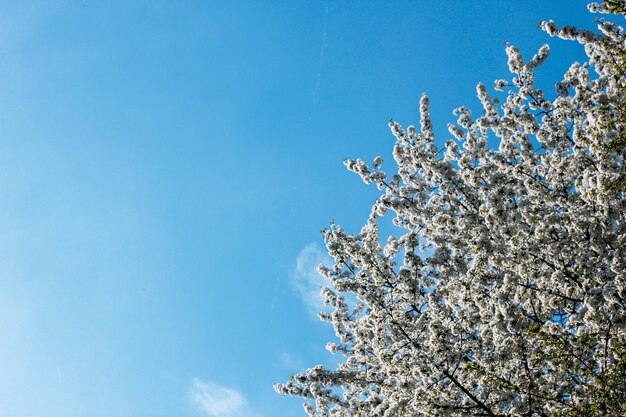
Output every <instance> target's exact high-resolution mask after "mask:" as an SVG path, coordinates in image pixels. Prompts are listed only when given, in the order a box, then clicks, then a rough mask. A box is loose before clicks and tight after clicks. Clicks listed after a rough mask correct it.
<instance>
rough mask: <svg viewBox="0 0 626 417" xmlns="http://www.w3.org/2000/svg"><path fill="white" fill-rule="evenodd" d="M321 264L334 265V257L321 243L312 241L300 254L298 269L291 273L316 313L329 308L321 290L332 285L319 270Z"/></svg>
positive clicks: (297, 259) (294, 284)
mask: <svg viewBox="0 0 626 417" xmlns="http://www.w3.org/2000/svg"><path fill="white" fill-rule="evenodd" d="M319 264H325V265H332V259H331V258H330V256H328V254H327V253H326V252H324V251H322V249H321V248H320V245H318V244H317V243H311V244H309V245H307V246H305V247H304V249H302V251H300V253H299V254H298V257H297V258H296V269H295V271H294V272H293V273H292V275H291V282H292V284H293V286H294V288H295V289H296V290H297V291H298V293H299V294H300V297H301V298H302V300H303V301H304V302H305V303H306V305H307V307H308V309H309V311H310V312H311V313H312V314H314V315H317V313H319V312H320V311H322V310H326V309H328V308H327V307H325V306H324V299H323V298H322V296H321V295H320V290H321V289H322V287H329V286H331V283H330V282H328V280H327V279H326V278H324V277H323V276H321V275H320V274H319V273H318V272H317V266H318V265H319Z"/></svg>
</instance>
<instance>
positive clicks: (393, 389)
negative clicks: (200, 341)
mask: <svg viewBox="0 0 626 417" xmlns="http://www.w3.org/2000/svg"><path fill="white" fill-rule="evenodd" d="M589 8H590V10H591V11H594V12H601V13H607V12H608V11H609V10H608V9H607V8H606V5H605V3H602V4H599V5H598V4H591V5H590V6H589ZM540 27H541V28H542V29H543V30H545V31H546V32H547V33H548V34H549V35H550V36H558V37H560V38H563V39H569V40H576V41H578V42H580V43H582V44H584V45H585V51H586V53H587V56H588V61H587V62H584V63H582V64H579V63H575V64H573V65H572V66H571V67H570V69H569V70H568V71H567V72H566V74H564V77H563V80H561V81H559V82H558V83H556V86H555V91H554V92H545V93H544V91H542V90H541V89H539V88H538V87H536V86H535V84H534V80H535V73H534V71H535V70H536V69H537V68H538V67H539V66H540V65H541V64H542V63H543V62H544V61H545V59H546V57H547V55H548V51H549V48H548V47H547V45H544V46H542V47H541V49H540V50H539V52H538V53H537V54H536V55H535V56H534V57H533V58H532V59H531V60H530V61H528V62H525V61H524V60H523V58H522V56H521V54H520V52H519V49H518V48H516V47H515V46H513V45H508V46H507V48H506V53H507V55H508V63H509V69H510V71H511V72H512V73H513V77H512V79H511V81H510V82H509V81H506V80H499V81H496V83H495V87H496V90H504V91H505V92H506V94H507V98H506V101H505V102H504V103H503V104H501V105H498V103H497V101H496V100H495V99H493V98H491V96H490V94H489V91H487V88H486V87H485V86H484V85H483V84H479V85H478V86H477V89H476V91H477V96H478V100H479V101H480V103H481V105H482V107H483V114H482V115H480V117H478V118H476V119H472V117H471V112H470V111H469V110H468V109H467V108H466V107H459V108H458V109H456V110H455V111H454V114H455V115H456V116H457V118H458V119H457V122H456V124H449V125H448V131H449V132H450V134H451V135H452V136H453V139H451V140H448V141H447V142H446V143H445V147H443V148H442V149H439V148H438V147H437V146H436V142H435V137H434V133H433V127H432V120H431V117H430V113H429V101H428V97H427V96H426V95H423V96H422V98H421V101H420V126H421V129H420V130H419V131H417V130H416V129H415V128H414V127H413V126H409V127H408V128H407V129H406V130H405V129H404V127H403V126H402V125H400V124H399V123H397V122H395V121H391V122H390V123H389V127H390V129H391V133H392V134H393V135H394V136H395V139H396V144H395V146H394V149H393V157H394V159H395V161H396V163H397V166H398V171H397V173H394V175H391V176H390V178H391V179H390V180H389V181H387V176H386V174H385V173H384V172H383V171H381V170H380V167H381V164H382V158H380V157H377V158H376V159H375V160H374V163H373V165H372V169H370V168H369V167H368V165H367V164H366V163H365V162H363V161H361V160H359V159H356V160H347V161H345V165H346V166H347V168H348V169H349V170H351V171H353V172H355V173H357V174H358V175H359V176H361V178H362V179H363V180H364V181H365V182H366V183H368V184H369V183H376V184H377V185H378V186H379V188H381V190H382V192H381V196H380V197H379V198H378V200H377V201H376V202H375V203H374V204H373V207H372V211H371V215H370V218H369V219H368V221H367V223H366V225H365V226H364V227H363V229H361V231H360V232H359V233H357V234H354V235H353V234H350V233H348V232H346V231H344V230H343V229H342V228H341V227H340V226H338V225H336V224H332V225H331V226H330V227H329V228H328V229H325V230H324V239H325V241H326V247H327V250H328V252H329V254H330V255H331V256H332V257H333V258H334V263H335V264H334V266H333V267H332V268H329V267H322V268H321V271H322V273H323V274H324V276H326V277H327V278H328V279H329V280H330V281H331V282H332V286H333V288H331V289H325V290H324V297H325V300H326V303H327V304H328V305H330V306H332V307H333V312H332V313H321V314H320V317H321V318H322V319H323V320H326V321H329V322H330V323H331V324H332V325H333V327H334V330H335V333H336V334H337V337H338V341H335V342H332V343H329V344H328V345H327V348H328V350H329V351H331V352H333V353H338V354H340V355H343V359H342V362H341V363H340V364H339V366H338V367H337V369H335V370H328V369H326V368H324V367H322V366H317V367H314V368H312V369H309V370H308V371H305V372H303V373H302V374H299V375H295V376H293V377H292V379H291V380H290V381H289V382H287V383H286V384H281V385H277V386H276V389H277V391H278V392H281V393H284V394H289V395H296V396H300V397H304V398H307V399H308V400H309V402H307V403H306V405H305V411H306V412H307V414H308V415H309V416H318V417H321V416H333V417H348V416H363V417H365V416H548V415H555V414H557V413H564V412H575V413H578V414H567V415H581V416H582V415H588V414H585V413H586V411H584V410H589V409H590V408H589V407H595V406H596V405H597V404H600V403H598V402H597V401H596V400H597V399H594V398H595V397H594V395H595V394H594V393H597V392H598V390H602V389H608V388H607V387H611V386H612V385H610V383H609V382H607V380H606V378H607V377H608V375H611V372H617V371H616V369H617V364H618V363H621V365H620V366H624V360H625V358H623V357H621V356H620V355H623V354H624V353H619V352H620V351H619V350H618V348H617V347H616V346H618V345H619V343H624V340H625V337H626V336H625V334H626V274H625V273H624V271H625V270H626V269H625V268H626V252H625V251H626V200H624V198H623V194H622V192H621V191H620V190H619V189H616V188H615V184H616V182H617V181H619V180H620V178H622V175H623V173H624V162H623V152H622V151H620V150H615V149H613V148H610V147H609V145H610V144H611V143H612V142H611V141H612V140H614V139H615V138H618V137H620V135H622V134H626V126H625V125H624V120H626V115H625V114H623V113H620V111H623V112H626V110H620V109H624V103H626V82H625V81H624V71H623V70H622V72H621V73H620V68H621V67H619V65H623V63H622V64H620V63H619V61H618V60H616V59H615V57H616V56H618V55H616V54H617V53H622V54H623V55H622V56H626V45H625V42H624V41H625V36H624V33H623V29H622V28H621V27H619V26H618V25H616V24H614V23H610V24H609V23H607V22H599V29H600V32H601V33H594V32H591V31H586V30H580V29H577V28H575V27H572V26H565V27H558V26H557V25H556V23H554V22H552V21H549V22H542V23H540ZM616 62H617V63H616ZM624 67H625V68H626V65H624ZM591 70H595V73H592V71H591ZM488 137H490V138H497V139H498V140H499V144H498V145H497V146H495V147H491V146H489V145H488V141H487V138H488ZM490 143H493V142H490ZM441 151H443V152H441ZM385 215H391V216H392V220H393V223H394V225H395V226H397V227H398V228H399V229H401V230H402V233H400V234H399V235H396V236H390V237H388V238H387V237H384V236H381V233H382V232H381V230H380V229H379V227H378V220H379V219H380V217H381V216H385ZM382 240H384V241H385V242H386V243H385V244H383V243H381V241H382ZM342 293H352V294H354V295H355V296H356V297H357V298H358V299H359V301H360V304H359V305H358V306H357V307H354V308H353V307H351V306H350V305H348V304H347V303H346V301H345V297H344V296H343V295H342ZM622 346H623V345H622ZM620 361H622V362H620ZM620 389H621V391H619V389H618V390H617V391H616V392H617V394H615V395H622V396H623V393H624V389H625V387H624V385H623V382H622V386H621V388H620ZM620 392H621V394H620ZM609 394H610V393H609ZM609 394H607V395H609ZM602 398H605V397H602ZM606 398H608V397H606ZM611 398H612V397H611ZM618 398H619V397H618ZM622 399H623V398H622ZM594 401H595V402H594ZM602 401H604V399H603V400H602ZM618 401H619V400H618ZM594 404H595V405H594ZM598 407H602V405H601V404H600V405H598ZM604 407H608V405H606V404H605V405H604ZM581 410H583V411H581ZM559 415H565V414H559ZM594 415H596V414H594ZM597 415H604V414H597ZM607 415H608V414H607Z"/></svg>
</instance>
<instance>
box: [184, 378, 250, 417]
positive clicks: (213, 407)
mask: <svg viewBox="0 0 626 417" xmlns="http://www.w3.org/2000/svg"><path fill="white" fill-rule="evenodd" d="M189 402H190V403H191V405H192V406H193V407H194V408H196V409H198V410H200V411H201V412H203V413H204V414H205V415H207V416H208V417H259V415H258V414H257V413H255V412H253V411H252V410H251V409H250V407H249V406H248V403H247V401H246V399H245V397H244V396H243V395H242V394H241V393H240V392H239V391H237V390H236V389H233V388H228V387H224V386H222V385H218V384H215V383H212V382H204V381H202V380H200V379H198V378H194V380H193V382H192V385H191V389H190V390H189Z"/></svg>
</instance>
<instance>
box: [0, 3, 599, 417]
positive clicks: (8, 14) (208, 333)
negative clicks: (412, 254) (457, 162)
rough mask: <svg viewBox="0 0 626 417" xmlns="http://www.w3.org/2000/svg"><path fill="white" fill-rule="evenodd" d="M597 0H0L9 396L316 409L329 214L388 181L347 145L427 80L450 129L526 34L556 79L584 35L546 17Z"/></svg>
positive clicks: (364, 206)
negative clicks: (571, 34)
mask: <svg viewBox="0 0 626 417" xmlns="http://www.w3.org/2000/svg"><path fill="white" fill-rule="evenodd" d="M585 4H586V1H581V0H559V1H556V0H551V1H540V0H526V1H523V2H522V1H500V0H491V1H486V0H473V1H465V0H456V1H452V0H450V1H438V2H426V1H393V2H390V1H387V2H383V1H380V2H373V1H330V0H329V1H297V0H296V1H284V2H279V1H265V2H262V1H247V2H242V1H133V2H129V1H105V2H93V1H88V0H85V1H32V2H30V1H3V2H1V3H0V253H1V254H2V255H1V256H0V341H1V342H0V410H2V411H1V412H0V413H1V414H2V415H3V416H21V417H40V416H47V417H70V416H72V417H74V416H75V417H92V416H93V417H100V416H101V417H118V416H119V417H160V416H163V417H166V416H167V417H170V416H209V417H252V416H254V417H292V416H293V417H297V416H303V415H304V413H303V412H302V409H301V405H300V403H301V401H300V400H297V399H289V398H287V397H281V396H278V395H277V394H274V392H273V390H272V384H274V383H277V382H284V381H286V380H287V379H288V377H289V374H290V373H294V372H296V371H298V370H300V369H302V368H305V367H307V366H313V365H316V364H318V363H331V358H330V355H329V354H327V353H326V351H325V350H324V345H325V344H326V342H327V341H330V340H331V338H330V334H331V333H330V329H329V326H327V325H325V324H322V323H318V322H317V319H316V318H315V317H314V315H313V314H312V311H313V310H314V309H315V302H316V301H315V291H316V285H317V284H316V278H315V275H314V274H313V273H312V265H314V264H315V263H316V262H318V260H321V259H323V258H322V255H321V251H320V249H321V248H322V246H321V245H320V238H321V236H320V234H319V230H320V228H321V227H324V226H326V225H327V224H328V222H329V220H330V219H331V218H334V219H335V221H336V222H337V223H339V224H342V225H344V226H345V227H346V228H347V229H348V230H350V231H353V232H356V231H358V229H359V228H360V227H361V225H362V224H363V223H364V222H365V220H366V218H367V214H368V212H369V207H370V204H371V202H372V201H373V199H374V198H375V196H376V191H375V189H373V188H367V187H366V186H365V185H364V184H362V182H361V181H360V179H359V178H358V177H356V176H355V175H353V174H350V173H348V172H347V171H345V169H344V167H343V165H342V160H343V159H344V158H346V157H361V158H364V159H366V160H371V159H372V158H373V157H374V156H375V155H378V154H380V155H382V156H383V157H386V159H388V160H390V159H391V158H390V151H391V147H392V145H393V138H392V136H391V134H390V133H389V130H388V127H387V121H388V119H389V118H390V117H393V118H394V119H395V120H399V121H401V122H402V123H405V124H411V123H415V122H416V121H417V119H418V116H417V108H418V105H417V103H418V100H419V97H420V94H421V93H422V92H427V93H428V94H429V95H430V97H431V103H432V108H433V116H434V123H435V125H436V126H438V132H440V136H439V137H438V140H439V141H440V143H443V141H444V140H446V139H448V134H447V132H446V128H445V126H446V124H447V123H448V122H449V121H452V120H453V117H452V115H451V110H452V109H453V108H455V107H457V106H459V105H462V104H465V105H472V106H475V103H476V99H475V85H476V83H477V82H479V81H483V82H485V83H486V84H488V85H489V86H491V85H492V81H493V80H494V79H497V78H504V77H507V76H508V71H507V66H506V55H505V53H504V42H506V41H508V42H511V43H513V44H516V45H518V46H520V48H521V50H522V53H523V54H524V55H525V56H526V57H527V58H530V56H532V54H533V53H535V52H536V50H537V49H538V48H539V47H540V46H541V45H542V44H543V43H546V42H548V43H550V45H551V46H552V55H551V57H550V58H549V59H548V63H547V64H546V65H545V67H544V68H543V69H542V70H541V72H540V74H541V75H540V80H542V81H541V82H543V83H545V85H546V86H549V85H551V84H553V83H554V81H556V80H557V77H558V76H559V75H560V74H562V73H563V72H564V71H565V70H566V68H567V67H568V66H569V63H571V62H572V61H573V60H575V59H580V57H581V56H582V55H581V52H582V49H581V47H580V45H578V44H575V43H566V42H563V41H558V40H555V39H550V38H548V36H547V35H546V34H544V33H543V32H541V31H540V30H538V29H537V28H536V23H537V21H538V20H541V19H548V18H553V19H555V20H556V21H557V23H559V24H575V25H584V26H587V27H593V26H594V24H593V17H592V16H591V15H589V14H588V13H587V12H586V8H585ZM316 242H317V246H316V245H315V243H316Z"/></svg>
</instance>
